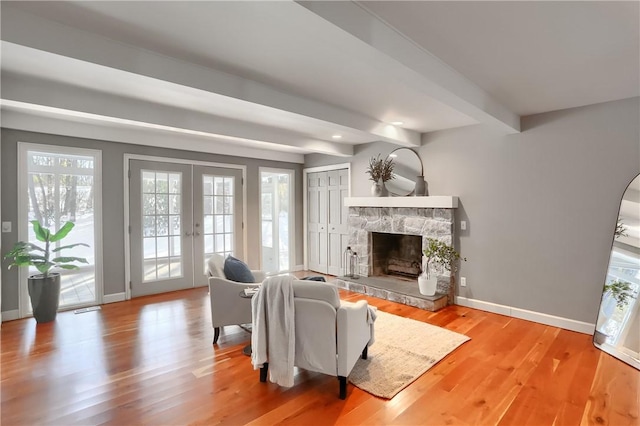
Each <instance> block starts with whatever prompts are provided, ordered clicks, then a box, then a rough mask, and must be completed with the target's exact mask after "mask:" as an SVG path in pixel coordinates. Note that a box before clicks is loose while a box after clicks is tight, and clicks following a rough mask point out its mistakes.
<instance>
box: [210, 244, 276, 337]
mask: <svg viewBox="0 0 640 426" xmlns="http://www.w3.org/2000/svg"><path fill="white" fill-rule="evenodd" d="M207 266H208V270H209V298H210V301H211V325H212V326H213V344H214V345H215V344H216V343H218V338H219V337H220V327H224V326H225V325H239V324H249V323H251V300H250V299H243V298H242V297H240V293H241V292H242V291H243V290H244V289H245V288H254V287H257V286H258V285H260V283H262V281H264V279H265V276H266V275H265V273H264V272H263V271H253V270H252V271H251V273H252V274H253V277H254V281H255V283H253V284H248V283H239V282H235V281H231V280H228V279H227V278H226V276H225V275H224V257H223V256H221V255H218V254H214V255H212V256H211V258H210V259H209V260H208V261H207Z"/></svg>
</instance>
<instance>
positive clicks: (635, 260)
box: [593, 175, 640, 369]
mask: <svg viewBox="0 0 640 426" xmlns="http://www.w3.org/2000/svg"><path fill="white" fill-rule="evenodd" d="M639 295H640V175H638V176H637V177H636V178H635V179H634V180H633V181H632V182H631V183H630V184H629V186H628V187H627V189H626V191H625V192H624V195H623V196H622V202H621V203H620V210H619V213H618V222H617V223H616V230H615V232H614V238H613V247H612V248H611V257H610V258H609V268H608V269H607V278H606V280H605V283H604V290H603V295H602V301H601V304H600V310H599V312H598V321H597V323H596V330H595V334H594V339H593V340H594V343H595V345H596V346H597V347H598V348H600V349H602V350H603V351H605V352H607V353H609V354H611V355H613V356H614V357H616V358H618V359H620V360H622V361H624V362H626V363H627V364H629V365H631V366H633V367H635V368H637V369H640V298H639Z"/></svg>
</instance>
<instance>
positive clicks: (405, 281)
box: [338, 197, 458, 310]
mask: <svg viewBox="0 0 640 426" xmlns="http://www.w3.org/2000/svg"><path fill="white" fill-rule="evenodd" d="M442 199H445V200H444V202H443V200H442ZM457 201H458V200H457V197H393V198H392V197H387V198H377V199H376V198H369V197H361V198H360V197H359V198H350V199H349V198H347V199H346V200H345V204H346V205H348V206H349V218H348V229H349V245H350V246H351V248H352V249H353V250H354V251H355V252H357V253H358V261H359V275H360V277H362V278H361V279H355V280H353V281H351V280H348V279H346V278H345V279H338V284H339V285H341V286H342V287H345V288H349V289H350V290H354V291H359V292H361V293H366V294H370V295H372V296H375V297H382V298H385V299H389V300H394V301H398V302H401V303H405V304H408V305H412V306H418V307H420V308H423V309H428V310H436V309H439V308H440V307H443V306H446V304H452V303H453V296H454V288H455V282H454V279H455V278H454V277H451V276H450V273H449V272H448V271H446V270H439V271H435V272H436V273H437V276H438V289H437V294H436V296H433V297H431V298H430V297H428V296H422V295H420V293H419V291H418V284H417V276H418V275H419V274H420V268H421V260H422V250H423V249H424V248H426V244H427V238H436V239H438V240H440V241H443V242H444V243H446V244H449V245H451V244H452V243H453V238H454V227H453V223H454V222H453V220H454V214H453V213H454V211H453V209H454V208H456V207H457ZM378 203H379V204H381V205H375V204H378ZM394 204H395V206H394ZM434 204H435V205H436V206H434V207H431V206H430V205H434ZM407 205H408V206H407ZM413 205H418V207H413ZM419 205H424V206H425V207H419ZM440 205H442V207H440ZM405 206H406V207H405ZM365 277H366V278H365ZM438 297H439V298H440V300H441V301H440V302H439V303H435V299H433V298H436V299H437V298H438ZM432 299H433V300H432ZM430 302H432V303H430ZM434 303H435V304H434ZM436 305H438V306H436ZM432 308H435V309H432Z"/></svg>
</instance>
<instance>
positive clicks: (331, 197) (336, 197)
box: [307, 169, 349, 275]
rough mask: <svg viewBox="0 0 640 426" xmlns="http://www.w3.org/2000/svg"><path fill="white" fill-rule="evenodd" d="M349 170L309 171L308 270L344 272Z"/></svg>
mask: <svg viewBox="0 0 640 426" xmlns="http://www.w3.org/2000/svg"><path fill="white" fill-rule="evenodd" d="M348 194H349V170H348V169H340V170H331V171H322V172H313V173H308V174H307V254H308V265H309V269H310V270H312V271H316V272H321V273H324V274H330V275H342V253H343V252H344V251H345V249H346V248H347V243H348V229H347V217H348V210H347V208H346V207H345V206H344V199H345V197H347V196H348Z"/></svg>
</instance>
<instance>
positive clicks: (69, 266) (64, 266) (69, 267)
mask: <svg viewBox="0 0 640 426" xmlns="http://www.w3.org/2000/svg"><path fill="white" fill-rule="evenodd" d="M58 268H62V269H80V267H79V266H78V265H58Z"/></svg>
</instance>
